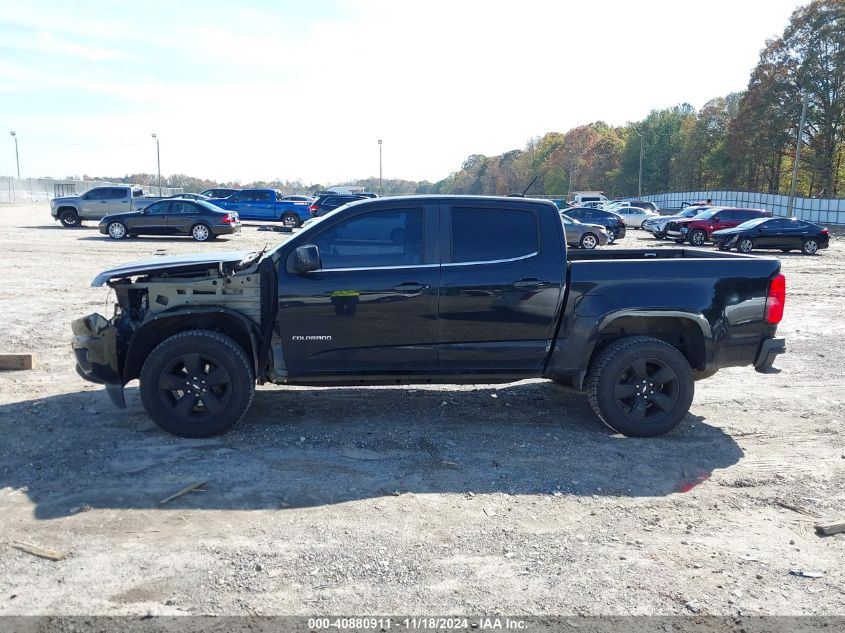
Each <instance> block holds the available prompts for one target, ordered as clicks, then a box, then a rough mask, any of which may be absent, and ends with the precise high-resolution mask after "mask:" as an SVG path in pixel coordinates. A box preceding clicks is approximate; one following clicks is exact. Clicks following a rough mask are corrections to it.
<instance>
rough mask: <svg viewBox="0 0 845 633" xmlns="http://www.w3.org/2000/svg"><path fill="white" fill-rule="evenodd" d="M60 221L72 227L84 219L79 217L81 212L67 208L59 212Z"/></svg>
mask: <svg viewBox="0 0 845 633" xmlns="http://www.w3.org/2000/svg"><path fill="white" fill-rule="evenodd" d="M59 222H61V223H62V226H63V227H65V228H66V229H72V228H73V227H75V226H80V225H81V224H82V220H80V219H79V214H78V213H77V212H76V211H74V210H73V209H65V210H64V211H62V212H61V213H60V214H59Z"/></svg>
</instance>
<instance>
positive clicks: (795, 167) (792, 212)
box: [786, 91, 809, 218]
mask: <svg viewBox="0 0 845 633" xmlns="http://www.w3.org/2000/svg"><path fill="white" fill-rule="evenodd" d="M808 101H809V93H807V92H806V91H805V92H804V100H803V102H802V103H801V122H800V123H799V124H798V139H797V140H796V142H795V164H794V165H793V166H792V186H791V187H790V188H789V203H788V204H787V207H786V214H787V216H789V217H790V218H794V217H795V188H796V186H797V184H798V160H799V159H800V158H801V139H802V138H804V123H806V121H807V102H808Z"/></svg>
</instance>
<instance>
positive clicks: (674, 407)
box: [587, 336, 695, 437]
mask: <svg viewBox="0 0 845 633" xmlns="http://www.w3.org/2000/svg"><path fill="white" fill-rule="evenodd" d="M587 393H588V395H589V400H590V406H592V408H593V411H595V413H596V415H598V416H599V418H601V420H602V421H603V422H604V423H605V424H607V425H608V426H609V427H610V428H612V429H613V430H614V431H617V432H619V433H622V434H623V435H627V436H629V437H654V436H657V435H662V434H664V433H667V432H669V431H671V430H672V429H673V428H675V427H676V426H677V425H678V424H679V423H680V421H681V420H683V419H684V417H685V416H686V414H687V413H688V412H689V408H690V406H691V405H692V399H693V396H694V394H695V381H694V380H693V374H692V369H691V368H690V366H689V363H688V362H687V359H686V358H685V357H684V355H683V354H681V353H680V352H679V351H678V350H677V349H675V348H674V347H672V346H671V345H669V344H668V343H666V342H664V341H661V340H659V339H656V338H652V337H650V336H630V337H625V338H622V339H619V340H617V341H615V342H613V343H611V344H610V345H608V346H607V347H606V348H604V349H603V350H602V351H601V352H599V354H598V356H597V357H596V358H595V359H594V361H593V362H592V363H591V366H590V371H589V374H588V378H587Z"/></svg>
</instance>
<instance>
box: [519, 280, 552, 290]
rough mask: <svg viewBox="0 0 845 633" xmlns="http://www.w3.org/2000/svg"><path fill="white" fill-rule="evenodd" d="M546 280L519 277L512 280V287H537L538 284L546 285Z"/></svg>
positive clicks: (547, 283)
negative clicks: (517, 279) (516, 279)
mask: <svg viewBox="0 0 845 633" xmlns="http://www.w3.org/2000/svg"><path fill="white" fill-rule="evenodd" d="M548 285H549V282H548V281H540V280H539V279H520V280H519V281H515V282H513V287H514V288H539V287H540V286H548Z"/></svg>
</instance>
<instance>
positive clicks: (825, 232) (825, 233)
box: [822, 229, 830, 235]
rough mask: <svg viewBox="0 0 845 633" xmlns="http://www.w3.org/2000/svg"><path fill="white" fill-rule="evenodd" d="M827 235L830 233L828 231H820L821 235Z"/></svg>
mask: <svg viewBox="0 0 845 633" xmlns="http://www.w3.org/2000/svg"><path fill="white" fill-rule="evenodd" d="M829 234H830V231H828V230H827V229H822V235H829Z"/></svg>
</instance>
